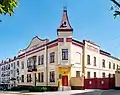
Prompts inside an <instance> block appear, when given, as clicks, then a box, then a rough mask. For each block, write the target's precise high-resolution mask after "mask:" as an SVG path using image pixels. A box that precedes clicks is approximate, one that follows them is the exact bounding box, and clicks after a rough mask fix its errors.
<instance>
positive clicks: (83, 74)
mask: <svg viewBox="0 0 120 95" xmlns="http://www.w3.org/2000/svg"><path fill="white" fill-rule="evenodd" d="M83 43H84V44H83V54H82V76H83V78H84V81H83V85H84V88H85V41H83Z"/></svg>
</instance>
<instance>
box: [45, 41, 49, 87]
mask: <svg viewBox="0 0 120 95" xmlns="http://www.w3.org/2000/svg"><path fill="white" fill-rule="evenodd" d="M45 54H46V86H48V46H47V42H46V46H45Z"/></svg>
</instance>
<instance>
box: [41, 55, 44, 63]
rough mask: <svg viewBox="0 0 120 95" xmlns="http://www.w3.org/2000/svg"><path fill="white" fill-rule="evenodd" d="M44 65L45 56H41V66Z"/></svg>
mask: <svg viewBox="0 0 120 95" xmlns="http://www.w3.org/2000/svg"><path fill="white" fill-rule="evenodd" d="M43 64H44V55H41V65H43Z"/></svg>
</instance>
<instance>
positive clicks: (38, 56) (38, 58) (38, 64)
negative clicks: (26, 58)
mask: <svg viewBox="0 0 120 95" xmlns="http://www.w3.org/2000/svg"><path fill="white" fill-rule="evenodd" d="M38 65H40V56H38Z"/></svg>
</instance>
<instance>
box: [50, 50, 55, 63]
mask: <svg viewBox="0 0 120 95" xmlns="http://www.w3.org/2000/svg"><path fill="white" fill-rule="evenodd" d="M54 62H55V52H52V53H50V63H54Z"/></svg>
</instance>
